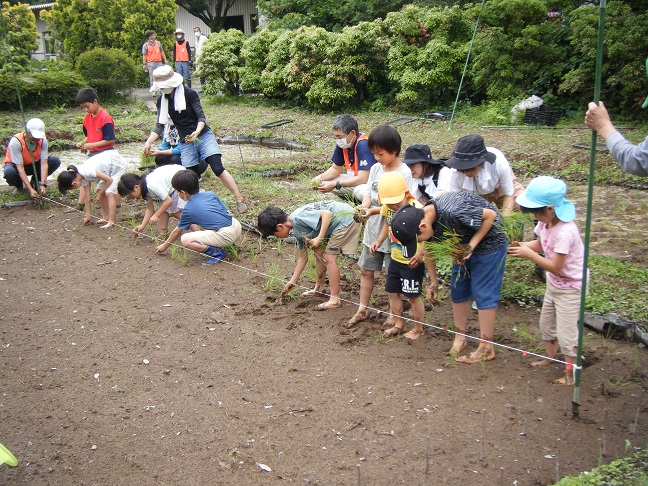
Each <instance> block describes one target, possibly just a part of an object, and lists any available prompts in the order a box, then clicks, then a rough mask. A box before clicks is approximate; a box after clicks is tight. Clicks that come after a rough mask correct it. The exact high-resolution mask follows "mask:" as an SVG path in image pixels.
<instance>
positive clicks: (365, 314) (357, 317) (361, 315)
mask: <svg viewBox="0 0 648 486" xmlns="http://www.w3.org/2000/svg"><path fill="white" fill-rule="evenodd" d="M370 316H371V312H369V309H362V310H359V311H358V312H356V313H355V314H353V317H352V318H351V319H349V320H348V321H347V323H346V324H345V325H344V327H346V328H347V329H351V328H352V327H353V326H355V325H356V324H357V323H358V322H362V321H366V320H367V319H369V317H370Z"/></svg>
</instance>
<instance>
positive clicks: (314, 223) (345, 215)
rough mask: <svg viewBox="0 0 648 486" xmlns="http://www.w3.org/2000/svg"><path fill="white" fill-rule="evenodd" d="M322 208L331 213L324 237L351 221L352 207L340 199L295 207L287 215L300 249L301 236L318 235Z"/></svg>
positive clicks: (314, 236) (302, 245)
mask: <svg viewBox="0 0 648 486" xmlns="http://www.w3.org/2000/svg"><path fill="white" fill-rule="evenodd" d="M324 210H326V211H331V212H332V213H333V217H332V218H331V222H330V224H329V227H328V229H327V230H326V234H325V235H324V237H325V238H330V236H331V235H332V234H333V233H335V231H337V229H338V228H342V227H344V226H348V225H350V224H351V223H353V208H352V207H351V206H349V205H348V204H347V203H343V202H341V201H318V202H314V203H310V204H306V205H305V206H302V207H301V208H298V209H296V210H295V211H293V212H292V213H291V214H290V216H288V219H290V222H291V223H292V225H293V234H294V235H295V238H296V239H297V247H298V248H299V249H300V250H301V249H302V248H304V240H303V238H302V237H303V236H306V237H307V238H316V237H317V235H319V232H320V228H321V227H322V217H321V216H320V211H324Z"/></svg>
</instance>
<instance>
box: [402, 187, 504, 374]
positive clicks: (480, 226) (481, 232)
mask: <svg viewBox="0 0 648 486" xmlns="http://www.w3.org/2000/svg"><path fill="white" fill-rule="evenodd" d="M405 214H407V213H405ZM405 214H404V213H403V210H402V209H401V210H399V211H397V212H396V214H395V215H394V218H393V219H392V228H394V227H400V232H399V234H398V239H399V240H400V241H401V244H402V245H404V246H407V245H409V244H411V241H412V240H414V239H417V238H418V241H442V240H446V239H449V238H450V237H453V238H456V239H457V243H458V244H460V245H462V249H463V251H462V252H461V254H458V255H455V257H454V258H455V261H453V263H452V276H451V283H450V296H451V299H452V314H453V318H454V327H455V331H456V334H455V339H454V342H453V344H452V348H450V351H449V352H448V354H449V355H451V356H457V355H458V354H459V353H460V352H461V351H463V350H464V349H465V348H466V334H465V333H466V326H467V323H468V312H469V310H470V301H471V300H474V301H475V302H476V304H477V315H478V320H479V334H480V337H481V341H480V343H479V346H478V347H477V350H476V351H474V352H473V353H471V354H470V355H469V356H459V357H458V358H457V361H458V362H460V363H479V362H481V361H489V360H492V359H495V349H493V344H492V341H493V336H494V333H495V318H496V315H497V306H498V305H499V299H500V289H501V287H502V279H503V277H504V267H505V263H506V246H507V240H506V236H505V235H504V234H503V233H502V231H501V230H500V228H501V227H502V224H503V223H502V218H501V216H500V215H499V213H498V212H497V211H496V209H495V206H493V205H492V204H490V203H489V202H488V201H486V200H485V199H484V198H482V197H480V196H477V195H475V194H472V193H469V192H451V193H447V194H444V195H442V196H440V197H438V198H435V199H432V200H430V201H429V202H428V203H427V204H426V205H425V207H424V208H423V215H422V216H423V218H422V219H419V220H416V218H417V217H418V216H419V215H416V217H412V216H411V214H412V213H410V217H409V218H406V217H405ZM425 264H426V266H427V269H428V273H429V275H430V281H431V285H430V287H428V291H427V296H428V300H429V301H430V302H433V301H435V300H436V294H437V290H438V287H437V283H436V282H437V280H436V277H437V273H436V262H435V260H434V255H433V254H432V255H428V257H427V258H426V259H425Z"/></svg>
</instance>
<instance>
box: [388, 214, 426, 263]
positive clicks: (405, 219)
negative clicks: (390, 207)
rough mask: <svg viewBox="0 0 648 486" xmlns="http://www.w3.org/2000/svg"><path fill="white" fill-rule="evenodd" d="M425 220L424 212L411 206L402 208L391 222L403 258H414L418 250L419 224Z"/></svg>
mask: <svg viewBox="0 0 648 486" xmlns="http://www.w3.org/2000/svg"><path fill="white" fill-rule="evenodd" d="M422 219H423V210H422V209H420V208H415V207H414V206H410V205H409V204H407V205H405V206H403V207H402V208H400V209H399V210H398V211H396V213H395V214H394V216H393V217H392V220H391V228H392V234H393V235H394V238H396V239H397V240H398V241H399V242H400V244H401V246H402V252H403V256H404V257H405V258H412V257H413V256H414V255H415V254H416V250H417V248H418V239H417V236H418V232H419V228H418V227H419V224H421V220H422Z"/></svg>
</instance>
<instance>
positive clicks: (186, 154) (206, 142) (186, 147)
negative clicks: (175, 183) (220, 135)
mask: <svg viewBox="0 0 648 486" xmlns="http://www.w3.org/2000/svg"><path fill="white" fill-rule="evenodd" d="M198 138H200V141H198V140H197V141H195V142H180V161H181V162H182V166H183V167H193V166H194V165H198V161H200V160H205V159H206V158H207V157H209V156H210V155H214V154H220V153H221V149H220V147H219V146H218V142H217V141H216V137H215V136H214V134H213V133H212V131H211V130H209V129H207V130H205V131H204V132H203V133H201V134H200V137H198Z"/></svg>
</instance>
